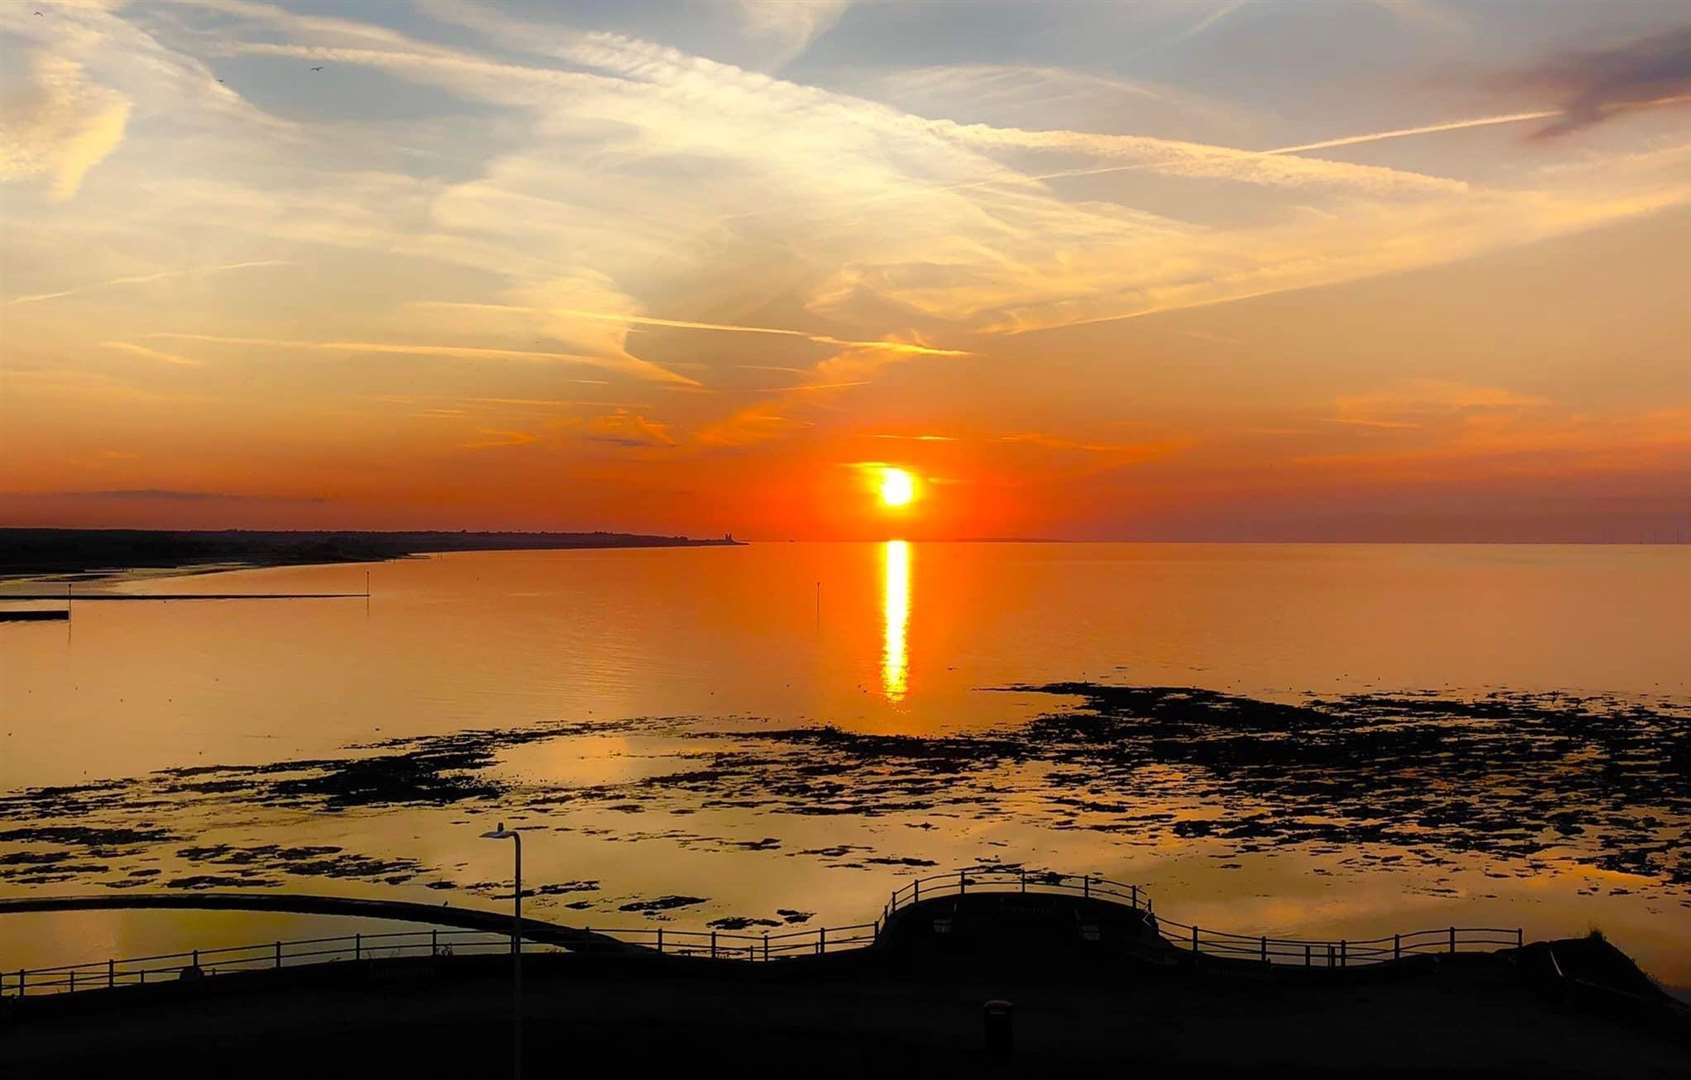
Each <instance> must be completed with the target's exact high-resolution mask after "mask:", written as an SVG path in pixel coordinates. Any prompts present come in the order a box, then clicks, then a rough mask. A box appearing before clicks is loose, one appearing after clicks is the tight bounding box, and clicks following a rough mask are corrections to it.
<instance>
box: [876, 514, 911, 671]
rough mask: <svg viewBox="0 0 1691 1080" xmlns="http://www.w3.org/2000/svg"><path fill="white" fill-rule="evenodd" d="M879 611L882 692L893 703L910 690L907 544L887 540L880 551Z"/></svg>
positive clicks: (908, 546)
mask: <svg viewBox="0 0 1691 1080" xmlns="http://www.w3.org/2000/svg"><path fill="white" fill-rule="evenodd" d="M882 551H883V554H882V561H883V563H884V570H883V572H882V584H881V594H882V600H881V611H882V616H883V622H884V625H885V633H884V634H883V635H882V637H883V639H884V644H883V647H882V650H881V689H882V690H883V691H884V692H885V693H886V695H887V697H888V698H890V699H892V700H893V701H902V700H904V692H905V691H906V690H908V689H909V687H910V648H909V645H908V644H907V643H906V640H905V638H906V631H907V630H909V628H910V542H909V541H907V540H888V541H887V542H886V544H885V545H883V548H882Z"/></svg>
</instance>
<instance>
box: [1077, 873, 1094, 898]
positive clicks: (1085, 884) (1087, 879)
mask: <svg viewBox="0 0 1691 1080" xmlns="http://www.w3.org/2000/svg"><path fill="white" fill-rule="evenodd" d="M1080 895H1082V896H1087V897H1090V896H1091V895H1092V875H1091V874H1085V875H1083V876H1082V877H1081V879H1080Z"/></svg>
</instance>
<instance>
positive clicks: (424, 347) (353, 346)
mask: <svg viewBox="0 0 1691 1080" xmlns="http://www.w3.org/2000/svg"><path fill="white" fill-rule="evenodd" d="M144 336H146V337H150V338H170V339H173V340H178V341H207V342H212V343H214V344H220V345H256V346H260V347H267V348H275V349H317V350H322V351H325V352H361V353H385V354H397V355H402V356H451V357H459V358H462V359H467V360H482V359H489V360H562V361H567V362H570V363H576V364H591V365H593V366H595V367H601V368H608V369H610V370H612V371H622V372H626V373H629V374H634V375H641V376H644V377H645V378H648V379H653V380H656V381H659V382H666V383H678V384H680V385H684V386H691V387H696V386H698V385H699V382H698V380H696V379H689V378H688V377H687V376H685V375H682V374H679V373H677V372H674V371H670V370H669V369H668V368H666V367H662V366H660V365H658V364H654V363H652V362H651V361H649V360H642V359H640V358H639V357H637V356H592V355H588V354H585V353H562V352H537V351H534V350H530V349H493V348H486V347H483V346H475V345H429V344H396V343H392V342H386V341H298V340H292V339H287V338H250V337H224V336H222V335H219V334H184V333H176V332H172V331H164V330H161V331H158V332H156V333H151V334H146V335H144Z"/></svg>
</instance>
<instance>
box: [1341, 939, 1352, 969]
mask: <svg viewBox="0 0 1691 1080" xmlns="http://www.w3.org/2000/svg"><path fill="white" fill-rule="evenodd" d="M1346 950H1347V943H1346V942H1345V940H1344V939H1343V938H1340V939H1339V966H1340V967H1349V966H1350V957H1349V956H1347V955H1346Z"/></svg>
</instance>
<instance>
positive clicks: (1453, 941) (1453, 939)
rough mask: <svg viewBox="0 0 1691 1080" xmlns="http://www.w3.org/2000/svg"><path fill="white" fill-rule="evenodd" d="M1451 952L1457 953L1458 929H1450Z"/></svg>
mask: <svg viewBox="0 0 1691 1080" xmlns="http://www.w3.org/2000/svg"><path fill="white" fill-rule="evenodd" d="M1450 951H1451V952H1455V951H1456V927H1454V926H1453V927H1451V928H1450Z"/></svg>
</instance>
